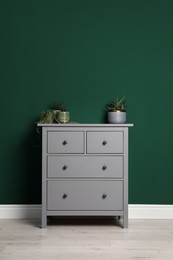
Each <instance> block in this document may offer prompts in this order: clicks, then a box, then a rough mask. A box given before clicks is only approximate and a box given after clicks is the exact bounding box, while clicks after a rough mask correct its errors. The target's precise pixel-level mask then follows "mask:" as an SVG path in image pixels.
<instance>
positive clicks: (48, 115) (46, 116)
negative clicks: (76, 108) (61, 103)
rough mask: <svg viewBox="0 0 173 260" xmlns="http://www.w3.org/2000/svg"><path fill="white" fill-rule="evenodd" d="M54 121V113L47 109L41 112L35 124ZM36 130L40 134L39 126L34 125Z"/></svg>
mask: <svg viewBox="0 0 173 260" xmlns="http://www.w3.org/2000/svg"><path fill="white" fill-rule="evenodd" d="M54 122H55V113H54V111H53V110H51V109H48V110H46V111H42V112H41V116H40V119H39V121H38V122H37V124H53V123H54ZM36 131H37V133H38V134H40V127H39V126H37V127H36Z"/></svg>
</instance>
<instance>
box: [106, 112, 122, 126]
mask: <svg viewBox="0 0 173 260" xmlns="http://www.w3.org/2000/svg"><path fill="white" fill-rule="evenodd" d="M125 122H126V112H122V111H116V112H108V123H110V124H124V123H125Z"/></svg>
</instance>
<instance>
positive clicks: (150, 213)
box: [129, 204, 173, 219]
mask: <svg viewBox="0 0 173 260" xmlns="http://www.w3.org/2000/svg"><path fill="white" fill-rule="evenodd" d="M129 218H130V219H173V205H153V204H149V205H146V204H130V205H129Z"/></svg>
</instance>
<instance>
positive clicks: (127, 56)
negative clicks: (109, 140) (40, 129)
mask: <svg viewBox="0 0 173 260" xmlns="http://www.w3.org/2000/svg"><path fill="white" fill-rule="evenodd" d="M172 12H173V1H172V0H169V1H166V0H160V1H159V0H155V1H153V0H150V1H148V0H145V1H139V0H131V1H129V0H98V1H96V0H92V1H90V0H87V1H86V0H85V1H84V0H78V1H77V0H54V1H51V0H49V1H46V0H34V1H33V0H30V1H23V0H20V1H19V0H16V1H13V0H1V1H0V38H1V40H0V53H1V55H0V64H1V65H0V66H1V68H0V71H1V76H0V87H1V101H0V111H1V127H0V131H1V135H0V136H1V145H0V147H1V149H0V203H1V204H3V203H4V204H8V203H9V204H12V203H16V204H18V203H40V198H41V195H40V193H41V184H40V183H41V147H40V146H39V138H38V136H37V135H36V133H35V125H34V122H35V121H36V120H38V118H39V116H40V112H41V111H42V110H44V109H46V108H47V107H48V106H49V105H50V104H52V102H54V101H56V100H57V101H61V100H63V101H65V103H66V104H67V105H68V108H69V110H70V112H71V116H72V118H71V119H72V120H73V121H78V122H81V123H101V122H103V120H104V106H105V103H107V102H109V101H110V100H112V99H114V98H116V97H121V96H124V95H125V96H126V98H127V105H128V106H127V111H128V122H133V123H134V124H135V127H134V128H132V129H130V148H129V150H130V161H129V168H130V171H129V202H130V203H151V204H152V203H154V204H172V203H173V192H172V186H173V134H172V133H173V105H172V103H173V101H172V100H173V15H172Z"/></svg>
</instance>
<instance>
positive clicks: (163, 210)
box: [0, 204, 173, 219]
mask: <svg viewBox="0 0 173 260" xmlns="http://www.w3.org/2000/svg"><path fill="white" fill-rule="evenodd" d="M40 217H41V205H13V204H12V205H11V204H10V205H2V204H1V205H0V219H24V218H40ZM129 219H173V205H146V204H130V205H129Z"/></svg>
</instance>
